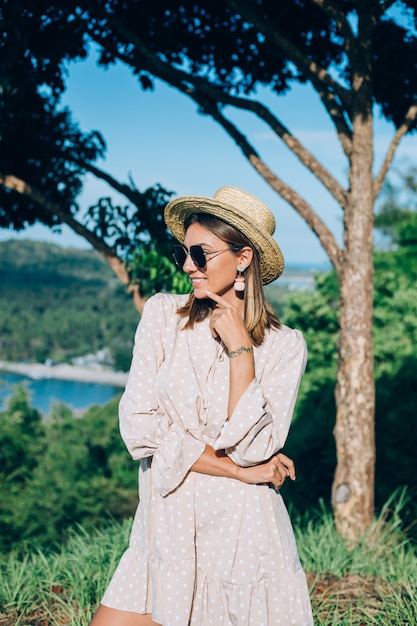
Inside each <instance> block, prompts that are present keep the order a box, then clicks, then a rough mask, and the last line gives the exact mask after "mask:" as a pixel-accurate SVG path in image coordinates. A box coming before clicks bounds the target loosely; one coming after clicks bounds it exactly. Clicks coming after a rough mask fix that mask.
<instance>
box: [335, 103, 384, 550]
mask: <svg viewBox="0 0 417 626" xmlns="http://www.w3.org/2000/svg"><path fill="white" fill-rule="evenodd" d="M353 137H354V139H353V152H352V159H351V170H350V193H349V202H348V205H347V207H346V210H345V216H344V251H343V254H344V262H343V265H342V268H341V270H340V271H339V272H338V276H339V284H340V339H339V348H338V351H339V367H338V374H337V385H336V405H337V415H336V426H335V430H334V434H335V440H336V450H337V468H336V473H335V477H334V482H333V488H332V505H333V510H334V514H335V521H336V526H337V528H338V530H339V532H340V533H341V534H342V535H343V536H344V537H346V538H347V539H348V540H349V541H351V542H353V541H355V540H357V539H358V538H359V537H360V536H361V534H363V532H364V531H365V529H366V528H367V526H368V525H369V523H370V522H371V520H372V517H373V514H374V467H375V434H374V409H375V389H374V387H375V385H374V373H373V348H372V315H373V259H372V228H373V203H374V198H373V179H372V162H373V138H372V116H371V114H369V116H367V117H366V116H363V114H362V115H357V117H356V119H355V120H354V133H353Z"/></svg>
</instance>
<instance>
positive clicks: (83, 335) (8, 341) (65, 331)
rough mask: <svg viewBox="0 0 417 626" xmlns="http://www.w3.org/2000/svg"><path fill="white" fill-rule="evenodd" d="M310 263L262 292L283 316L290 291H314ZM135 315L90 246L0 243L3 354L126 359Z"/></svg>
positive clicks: (122, 365)
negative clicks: (102, 352)
mask: <svg viewBox="0 0 417 626" xmlns="http://www.w3.org/2000/svg"><path fill="white" fill-rule="evenodd" d="M316 271H317V268H315V267H314V266H311V267H309V266H304V265H303V266H294V265H289V266H287V267H286V268H285V271H284V274H283V276H282V277H281V278H280V279H279V280H278V281H276V282H275V283H274V284H273V285H268V288H267V294H268V298H269V299H270V300H271V303H272V304H273V306H274V307H275V308H276V309H277V310H278V313H280V309H281V307H282V304H283V302H285V299H286V297H287V294H288V293H289V292H291V291H293V290H298V289H312V288H313V286H314V274H315V272H316ZM138 319H139V316H138V313H137V311H136V310H135V308H134V306H133V303H132V301H131V299H130V297H129V295H128V294H127V291H126V288H125V286H123V285H122V284H121V283H120V281H119V280H118V279H117V277H116V276H115V275H114V273H113V272H112V270H111V269H110V267H109V266H108V265H107V263H106V262H105V261H104V260H103V259H102V257H101V256H100V255H99V254H98V253H97V252H96V251H94V250H80V249H76V248H63V247H61V246H58V245H55V244H51V243H46V242H40V241H32V240H9V241H3V242H0V359H1V360H7V361H31V362H32V361H34V362H41V363H42V362H45V361H46V360H48V361H49V360H52V361H54V362H72V360H73V359H74V358H76V357H80V356H83V355H85V354H89V353H96V352H98V351H100V350H103V349H105V348H107V349H108V350H109V351H110V354H111V357H112V359H113V363H114V366H115V368H117V369H122V370H126V369H127V368H128V367H129V364H130V358H131V350H132V343H133V336H134V331H135V328H136V325H137V323H138Z"/></svg>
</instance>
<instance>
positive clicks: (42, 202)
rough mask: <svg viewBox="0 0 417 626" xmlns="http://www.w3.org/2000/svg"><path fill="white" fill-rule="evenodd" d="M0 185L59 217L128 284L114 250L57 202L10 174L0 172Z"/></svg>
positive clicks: (125, 273) (123, 268)
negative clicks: (89, 244)
mask: <svg viewBox="0 0 417 626" xmlns="http://www.w3.org/2000/svg"><path fill="white" fill-rule="evenodd" d="M0 184H1V185H4V186H5V187H7V189H10V190H11V191H14V192H16V193H18V194H20V195H22V196H25V197H26V198H29V200H31V201H32V202H34V203H35V204H37V205H39V206H41V207H42V208H43V209H45V210H46V211H48V213H52V214H53V215H56V216H57V217H59V219H60V220H61V222H63V223H64V224H67V225H68V226H69V227H70V228H71V229H72V230H73V231H74V232H76V233H77V234H78V235H81V237H83V238H84V239H86V241H88V242H89V243H91V245H92V246H93V248H94V249H95V250H97V251H98V252H99V253H100V254H101V255H102V256H103V257H104V259H105V261H106V262H107V263H108V264H109V265H110V267H111V268H112V270H113V271H114V273H115V274H116V276H117V277H118V278H119V279H120V280H121V281H122V283H124V284H125V285H127V284H128V283H129V275H128V273H127V270H126V266H125V264H124V263H123V262H122V261H121V260H120V259H119V258H118V256H117V255H116V254H115V252H114V250H113V249H112V248H110V247H109V246H108V245H107V244H106V243H105V242H104V241H103V240H102V239H100V238H99V237H97V235H95V234H94V233H92V232H91V231H90V230H89V229H88V228H86V227H85V226H83V224H81V223H80V222H78V221H77V220H76V219H74V217H73V216H72V215H71V213H70V212H69V211H68V210H67V209H65V208H64V207H63V206H62V205H61V204H60V203H59V202H55V201H54V200H51V199H50V198H48V197H47V196H46V195H45V194H44V193H43V192H42V191H40V190H39V189H36V188H35V187H32V186H31V185H29V184H28V183H26V182H25V181H24V180H22V179H21V178H18V177H17V176H13V175H12V174H3V173H1V172H0Z"/></svg>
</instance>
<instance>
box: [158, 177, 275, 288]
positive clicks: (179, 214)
mask: <svg viewBox="0 0 417 626" xmlns="http://www.w3.org/2000/svg"><path fill="white" fill-rule="evenodd" d="M190 213H208V214H209V215H213V216H214V217H217V218H219V219H221V220H223V222H226V223H227V224H230V225H231V226H234V227H235V228H237V230H239V231H240V232H241V233H243V234H244V235H245V236H246V237H247V238H248V239H249V241H250V242H251V243H252V244H253V246H254V247H255V248H256V250H257V251H258V253H259V258H260V266H261V275H262V282H263V284H264V285H267V284H268V283H271V282H272V281H273V280H275V279H276V278H278V276H280V275H281V274H282V271H283V269H284V257H283V256H282V252H281V250H280V248H279V246H278V244H277V242H276V241H275V239H273V237H272V235H273V233H274V231H275V218H274V216H273V215H272V213H271V211H270V210H269V209H268V207H267V206H266V205H265V204H263V202H261V201H260V200H258V198H256V197H255V196H253V195H252V194H250V193H248V192H247V191H243V190H242V189H237V188H236V187H222V188H221V189H219V190H218V191H216V193H215V194H214V196H213V198H206V197H204V196H185V197H182V198H176V199H175V200H171V202H169V203H168V204H167V206H166V207H165V213H164V218H165V223H166V225H167V226H168V228H169V229H170V231H171V232H172V234H173V235H174V237H176V238H177V239H178V241H180V242H181V243H184V238H185V231H184V221H185V220H186V218H187V217H188V215H190Z"/></svg>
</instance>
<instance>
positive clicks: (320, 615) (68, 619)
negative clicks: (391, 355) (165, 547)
mask: <svg viewBox="0 0 417 626" xmlns="http://www.w3.org/2000/svg"><path fill="white" fill-rule="evenodd" d="M404 502H405V495H404V492H402V493H400V494H397V497H396V499H395V501H394V500H393V499H392V500H391V502H389V503H388V504H387V505H386V507H385V508H384V510H383V511H382V512H381V514H380V515H379V517H378V518H377V519H376V520H375V522H374V524H373V525H372V526H371V527H370V528H369V529H368V532H367V533H366V535H365V536H364V537H363V539H362V540H361V541H360V542H358V544H357V545H356V546H355V548H354V549H349V547H348V546H347V545H346V543H345V542H344V541H343V539H342V538H341V537H340V535H338V534H337V532H336V529H335V526H334V523H333V519H332V516H331V515H330V513H329V512H327V511H325V510H322V511H320V512H318V513H317V514H316V515H315V516H314V517H311V516H310V517H304V518H303V517H295V519H294V528H295V533H296V537H297V543H298V547H299V552H300V557H301V560H302V563H303V566H304V569H305V570H306V572H307V577H308V581H309V585H310V591H311V597H312V605H313V611H314V617H315V624H316V626H336V625H337V626H365V625H368V624H369V625H373V624H379V625H381V626H382V625H384V626H391V625H392V626H401V625H402V626H417V553H416V549H415V545H414V544H413V543H412V542H411V541H410V540H409V539H407V537H406V536H405V534H404V532H403V529H402V523H401V509H402V508H403V506H404ZM130 525H131V521H130V520H129V521H126V522H124V523H123V524H120V523H117V524H116V523H114V524H112V525H110V526H108V527H107V528H106V529H103V530H100V531H99V530H97V531H96V532H94V533H92V534H91V533H90V534H87V533H86V532H85V531H84V530H83V529H82V528H78V529H76V530H74V531H73V532H72V533H71V534H70V536H69V539H68V542H67V544H66V546H65V547H63V548H61V549H59V550H57V551H56V552H51V553H50V554H48V555H47V554H44V553H42V552H40V551H36V552H32V553H28V554H27V556H26V557H25V558H24V559H22V558H18V557H17V556H16V555H13V554H10V555H8V556H7V557H4V558H3V559H2V561H1V563H0V572H1V583H0V625H1V626H19V625H20V626H62V625H64V624H65V625H66V624H70V625H71V626H87V625H88V623H89V621H90V619H91V617H92V614H93V613H94V610H95V608H96V606H97V604H98V602H99V600H100V598H101V596H102V594H103V592H104V590H105V588H106V586H107V583H108V581H109V579H110V577H111V575H112V573H113V572H114V569H115V567H116V565H117V563H118V560H119V558H120V556H121V554H122V552H123V550H124V549H125V547H126V545H127V542H128V536H129V531H130ZM271 626H272V625H271Z"/></svg>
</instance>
